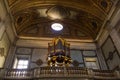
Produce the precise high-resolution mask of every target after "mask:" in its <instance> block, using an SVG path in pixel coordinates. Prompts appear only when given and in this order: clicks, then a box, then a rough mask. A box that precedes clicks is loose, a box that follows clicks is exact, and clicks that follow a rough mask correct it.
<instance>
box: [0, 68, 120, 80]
mask: <svg viewBox="0 0 120 80" xmlns="http://www.w3.org/2000/svg"><path fill="white" fill-rule="evenodd" d="M41 78H44V79H45V78H84V79H103V80H120V71H112V70H94V69H86V68H80V67H39V68H34V69H21V70H20V69H0V80H4V79H11V80H13V79H16V80H18V79H20V80H22V79H26V80H27V79H29V80H30V79H41Z"/></svg>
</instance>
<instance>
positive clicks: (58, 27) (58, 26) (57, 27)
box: [51, 23, 63, 31]
mask: <svg viewBox="0 0 120 80" xmlns="http://www.w3.org/2000/svg"><path fill="white" fill-rule="evenodd" d="M51 28H52V29H53V30H55V31H61V30H62V29H63V26H62V24H60V23H53V24H52V25H51Z"/></svg>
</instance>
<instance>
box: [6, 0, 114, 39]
mask: <svg viewBox="0 0 120 80" xmlns="http://www.w3.org/2000/svg"><path fill="white" fill-rule="evenodd" d="M7 1H8V5H9V7H10V11H11V14H12V16H13V19H14V24H15V29H16V33H17V35H18V37H19V36H24V37H47V38H52V37H56V36H62V37H64V38H68V39H81V40H95V39H96V37H97V35H98V33H99V31H100V29H101V27H102V24H103V22H104V20H105V18H106V17H107V14H108V13H109V11H110V9H111V7H112V4H113V3H112V1H111V0H64V1H61V0H7ZM53 23H61V24H62V25H63V27H64V28H63V30H62V31H58V32H56V31H54V30H52V29H51V25H52V24H53Z"/></svg>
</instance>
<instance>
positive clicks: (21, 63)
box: [17, 59, 28, 69]
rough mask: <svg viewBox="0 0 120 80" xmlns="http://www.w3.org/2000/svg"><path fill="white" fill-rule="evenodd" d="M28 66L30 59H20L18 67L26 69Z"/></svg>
mask: <svg viewBox="0 0 120 80" xmlns="http://www.w3.org/2000/svg"><path fill="white" fill-rule="evenodd" d="M26 68H28V60H24V59H20V60H18V65H17V69H26Z"/></svg>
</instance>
